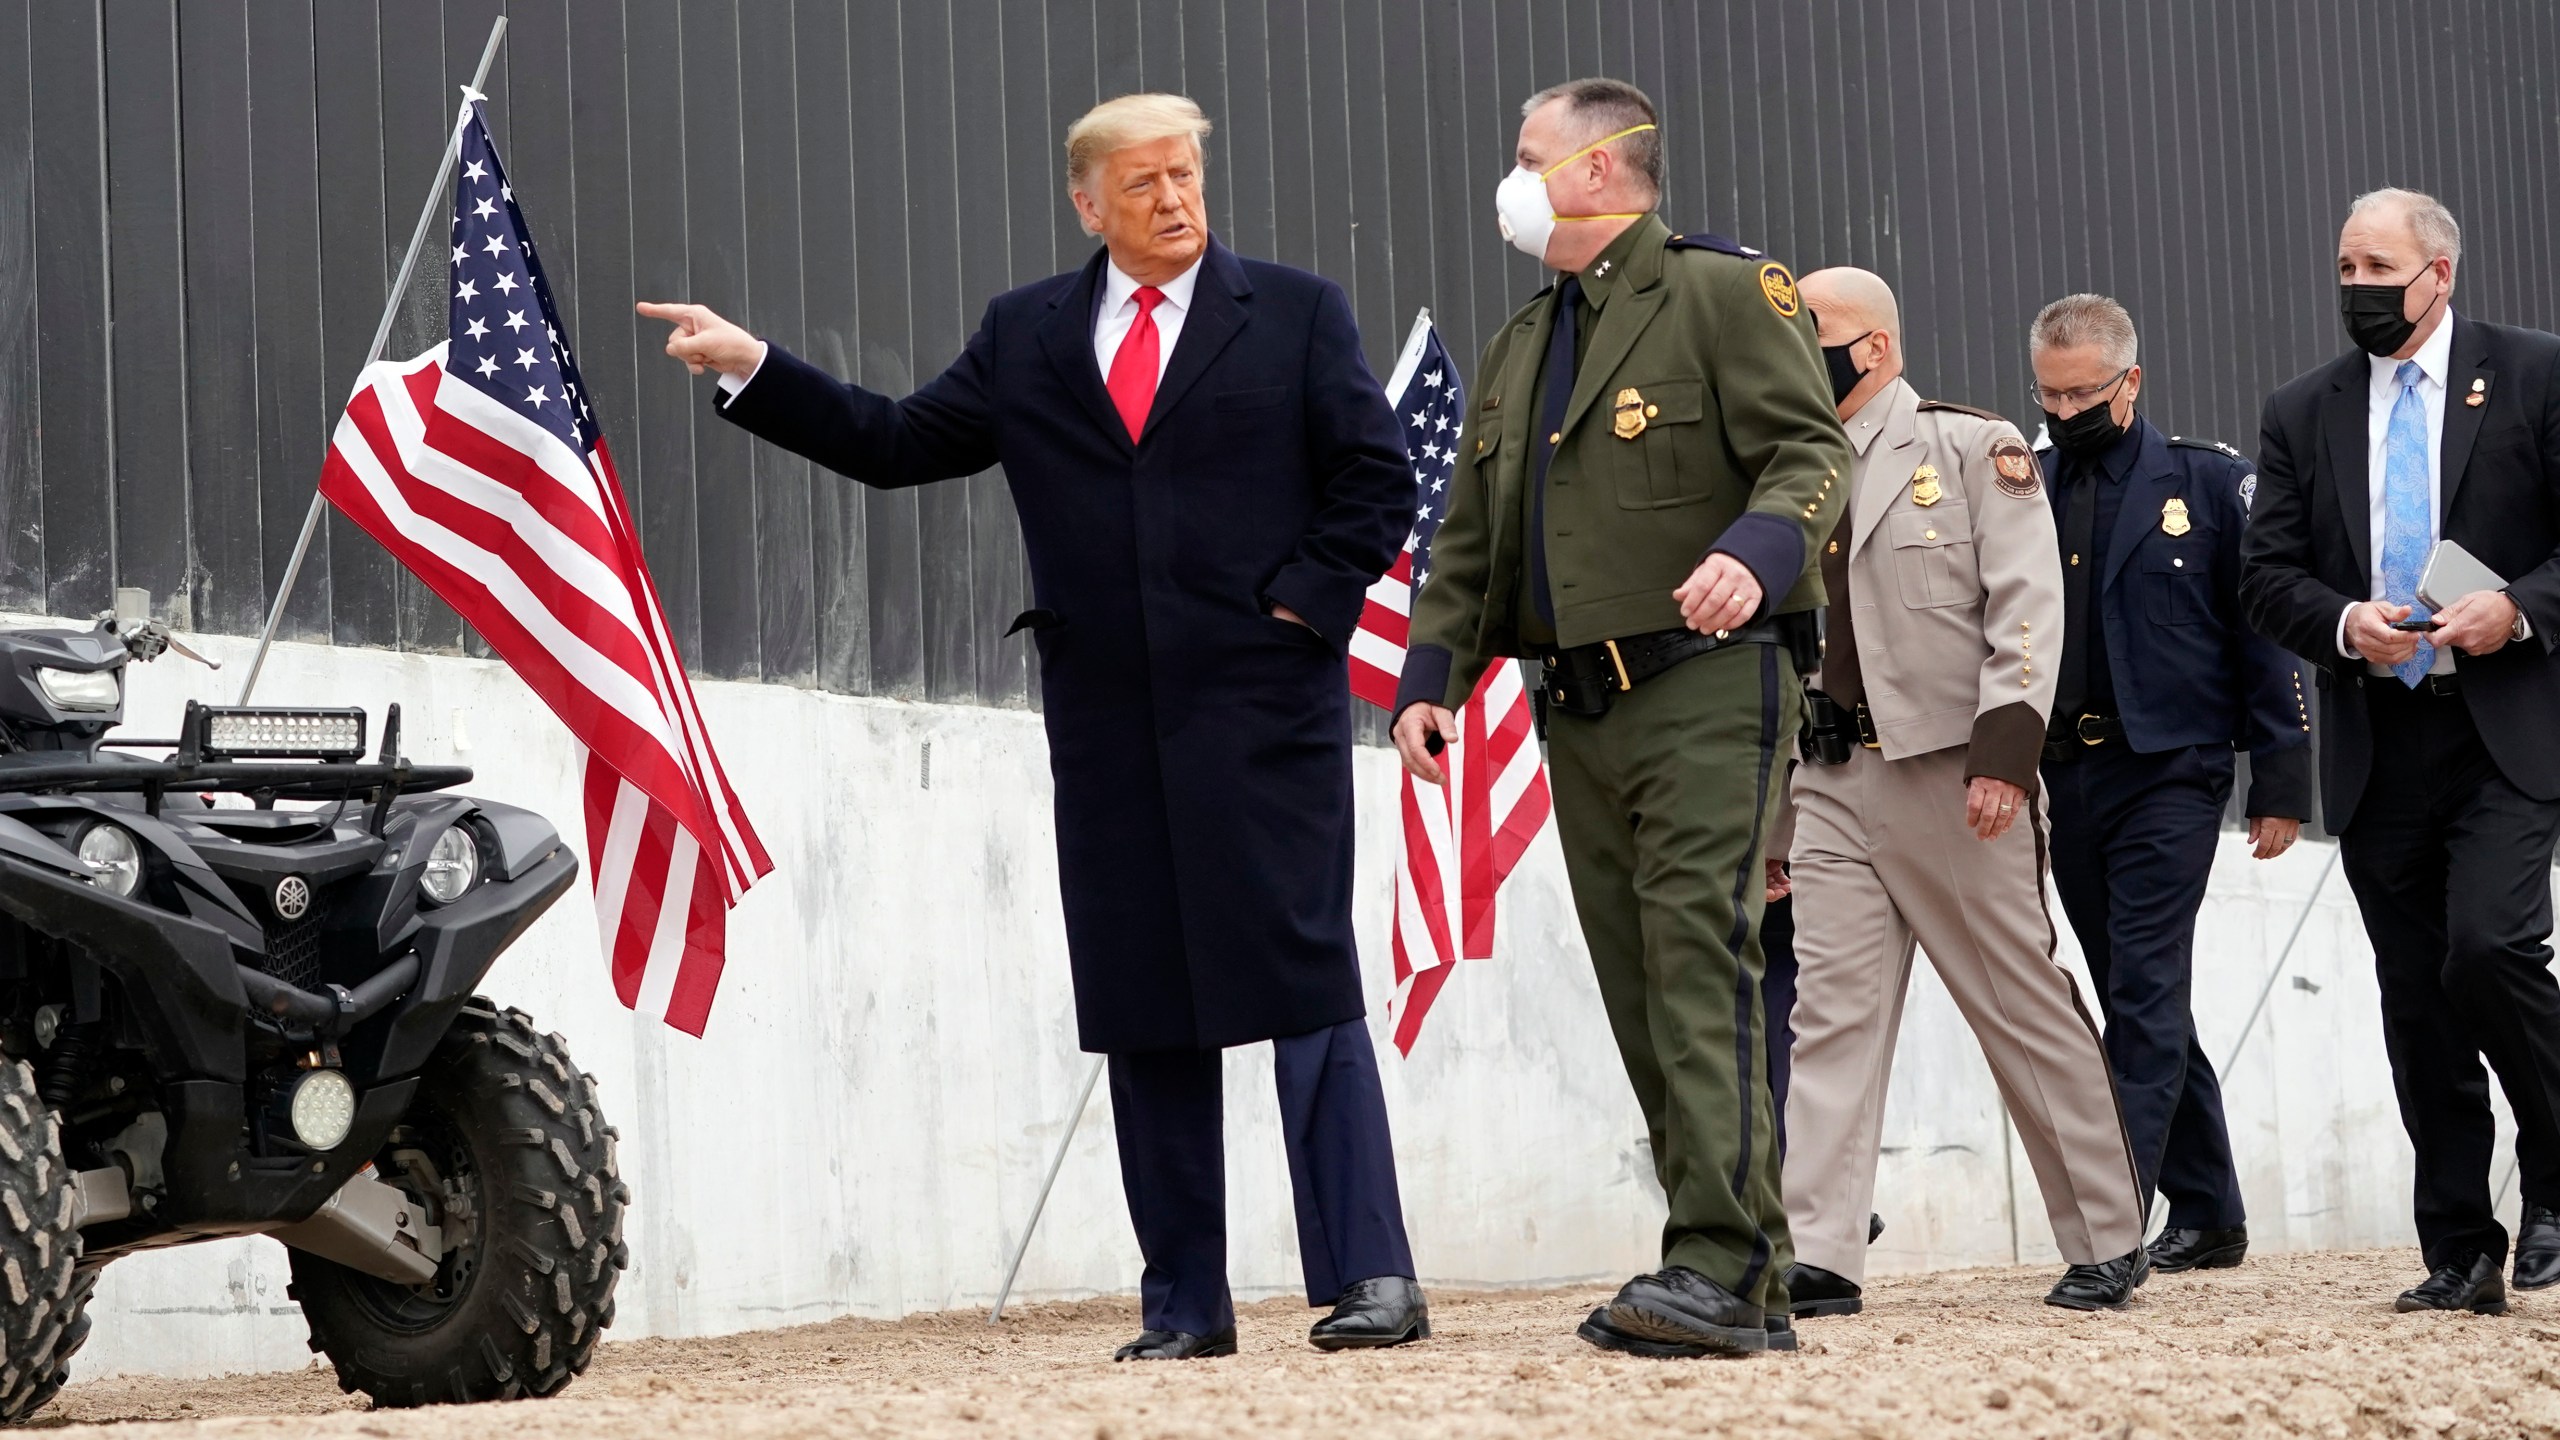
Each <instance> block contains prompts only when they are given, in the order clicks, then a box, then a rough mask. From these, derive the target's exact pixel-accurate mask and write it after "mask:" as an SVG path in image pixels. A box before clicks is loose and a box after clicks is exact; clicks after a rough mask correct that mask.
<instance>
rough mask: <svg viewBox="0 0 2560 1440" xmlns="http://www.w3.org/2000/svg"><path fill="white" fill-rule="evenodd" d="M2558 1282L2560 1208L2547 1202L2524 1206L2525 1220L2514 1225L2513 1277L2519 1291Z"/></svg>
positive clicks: (2559, 1277)
mask: <svg viewBox="0 0 2560 1440" xmlns="http://www.w3.org/2000/svg"><path fill="white" fill-rule="evenodd" d="M2553 1285H2560V1211H2555V1210H2553V1209H2552V1208H2551V1207H2550V1206H2548V1205H2527V1206H2525V1207H2524V1223H2523V1224H2522V1225H2519V1226H2517V1227H2516V1278H2515V1287H2516V1288H2517V1289H2519V1290H2543V1289H2548V1288H2549V1287H2551V1286H2553Z"/></svg>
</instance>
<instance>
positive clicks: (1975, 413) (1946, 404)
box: [1920, 400, 2009, 420]
mask: <svg viewBox="0 0 2560 1440" xmlns="http://www.w3.org/2000/svg"><path fill="white" fill-rule="evenodd" d="M1920 408H1921V409H1923V410H1953V411H1954V412H1956V413H1957V414H1959V415H1970V416H1972V417H1973V418H1974V419H1976V420H2006V419H2008V418H2009V417H2008V416H2006V415H1995V414H1993V413H1992V412H1991V411H1988V410H1976V409H1974V408H1973V407H1972V406H1970V405H1958V404H1957V403H1955V402H1954V401H1952V400H1923V401H1921V402H1920Z"/></svg>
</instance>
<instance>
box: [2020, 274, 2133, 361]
mask: <svg viewBox="0 0 2560 1440" xmlns="http://www.w3.org/2000/svg"><path fill="white" fill-rule="evenodd" d="M2136 344H2137V341H2136V338H2135V336H2134V333H2133V317H2132V316H2131V315H2129V314H2127V313H2125V308H2124V307H2123V306H2122V305H2119V304H2117V303H2116V302H2115V301H2113V300H2111V299H2109V298H2108V297H2106V296H2104V295H2091V294H2087V293H2085V292H2084V293H2082V294H2078V295H2065V296H2063V297H2062V298H2061V299H2059V300H2056V301H2054V302H2053V303H2052V304H2050V305H2047V306H2046V307H2044V308H2043V309H2042V310H2039V311H2037V312H2036V322H2035V324H2033V325H2030V326H2028V327H2027V349H2028V350H2029V351H2030V352H2033V351H2037V350H2076V349H2079V348H2080V347H2081V346H2083V345H2094V346H2096V347H2098V353H2099V354H2101V355H2103V356H2105V357H2106V361H2107V363H2108V364H2110V365H2113V366H2114V367H2116V368H2117V369H2119V370H2130V369H2132V368H2133V362H2134V355H2135V353H2136Z"/></svg>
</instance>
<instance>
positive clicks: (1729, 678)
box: [1395, 80, 1849, 1355]
mask: <svg viewBox="0 0 2560 1440" xmlns="http://www.w3.org/2000/svg"><path fill="white" fill-rule="evenodd" d="M1522 113H1523V114H1524V116H1525V117H1526V118H1525V120H1524V121H1523V123H1522V125H1521V127H1520V146H1519V156H1518V158H1519V161H1520V166H1521V168H1520V169H1519V170H1517V171H1515V172H1514V173H1513V174H1512V176H1511V178H1509V179H1508V180H1506V181H1504V182H1503V188H1502V190H1501V191H1499V192H1498V193H1497V197H1496V198H1497V210H1498V212H1499V214H1500V215H1501V217H1502V220H1503V227H1504V230H1505V233H1506V234H1507V235H1508V236H1509V237H1510V238H1511V239H1512V242H1513V243H1514V244H1515V245H1517V246H1519V247H1520V248H1521V249H1523V250H1525V251H1527V252H1528V253H1531V254H1534V255H1537V256H1539V257H1540V259H1541V260H1542V261H1544V262H1545V263H1546V264H1547V265H1548V266H1549V268H1551V269H1554V270H1556V271H1559V272H1561V274H1560V279H1559V280H1558V282H1557V284H1556V285H1555V286H1554V287H1553V288H1552V289H1549V290H1547V291H1544V292H1541V293H1540V294H1539V295H1538V296H1537V298H1535V299H1533V300H1532V301H1531V302H1530V303H1529V304H1528V305H1527V306H1525V307H1523V308H1522V309H1521V310H1520V311H1519V313H1517V314H1515V315H1514V316H1512V318H1511V319H1510V321H1509V322H1507V323H1506V324H1505V325H1504V326H1503V328H1502V329H1501V330H1500V331H1498V332H1497V333H1496V334H1495V335H1494V337H1493V339H1492V341H1491V343H1490V344H1488V345H1487V346H1486V347H1485V353H1484V359H1483V363H1482V365H1481V367H1480V368H1479V369H1478V371H1477V373H1476V376H1475V379H1474V381H1473V383H1472V385H1471V386H1470V394H1471V395H1472V397H1473V406H1472V410H1471V413H1470V415H1469V417H1468V420H1467V424H1466V426H1465V428H1464V430H1463V432H1462V433H1461V434H1460V436H1459V439H1458V454H1459V458H1460V464H1459V466H1458V473H1457V478H1456V479H1455V481H1454V482H1453V484H1452V488H1451V499H1450V506H1449V516H1448V520H1447V522H1446V523H1445V524H1443V525H1442V527H1441V529H1440V532H1439V537H1438V539H1437V540H1436V541H1435V542H1434V544H1433V561H1434V564H1433V573H1432V575H1431V578H1430V581H1429V583H1428V584H1426V585H1425V586H1424V587H1423V590H1422V593H1421V595H1420V596H1419V597H1418V598H1417V600H1416V602H1415V607H1414V614H1413V629H1412V638H1411V642H1410V645H1409V648H1408V650H1407V657H1406V661H1405V669H1404V679H1403V684H1402V688H1401V689H1400V691H1399V693H1398V695H1397V699H1396V715H1397V721H1396V728H1395V733H1396V742H1397V749H1398V751H1399V752H1400V753H1401V754H1402V755H1403V757H1404V760H1405V763H1406V765H1407V766H1408V767H1409V768H1411V769H1412V770H1413V771H1414V773H1416V774H1418V775H1420V776H1422V777H1423V778H1424V779H1427V780H1437V779H1439V778H1440V771H1439V769H1438V766H1437V764H1436V762H1434V761H1433V760H1432V759H1431V758H1430V752H1429V740H1430V738H1433V737H1434V736H1435V732H1436V733H1437V734H1445V733H1447V731H1446V727H1447V725H1448V722H1449V712H1450V711H1452V710H1454V709H1455V708H1456V707H1457V706H1458V705H1459V704H1460V703H1461V702H1462V701H1463V700H1464V699H1465V698H1466V697H1467V696H1468V695H1469V694H1471V693H1472V692H1473V690H1474V687H1475V684H1476V681H1477V678H1478V677H1479V676H1480V675H1481V674H1482V673H1483V670H1484V668H1485V666H1486V665H1488V664H1490V663H1493V662H1494V661H1496V660H1498V659H1500V658H1502V657H1506V656H1515V655H1516V656H1534V657H1537V658H1538V659H1539V660H1540V661H1541V662H1542V664H1543V667H1544V670H1543V677H1542V681H1541V684H1540V687H1539V688H1540V697H1541V699H1542V701H1543V709H1544V711H1545V714H1546V734H1547V741H1548V745H1549V752H1548V763H1549V775H1550V783H1551V785H1552V786H1553V788H1554V794H1555V809H1556V821H1557V829H1558V833H1559V835H1560V836H1561V838H1562V840H1563V842H1564V852H1565V863H1566V866H1567V869H1568V871H1569V873H1570V875H1571V879H1572V884H1573V895H1574V907H1575V909H1576V910H1577V911H1578V912H1579V914H1580V917H1581V921H1582V931H1583V936H1584V938H1585V940H1586V941H1587V942H1588V943H1589V946H1590V950H1591V960H1592V967H1593V970H1594V972H1595V974H1596V975H1597V977H1598V980H1599V985H1600V994H1601V1000H1602V1003H1603V1005H1604V1007H1605V1008H1606V1010H1607V1012H1608V1016H1609V1023H1610V1028H1611V1030H1612V1031H1613V1032H1614V1034H1615V1036H1616V1039H1617V1043H1618V1051H1619V1055H1620V1058H1621V1060H1622V1061H1623V1062H1624V1064H1625V1066H1626V1070H1627V1076H1628V1079H1629V1080H1630V1081H1631V1082H1632V1083H1633V1085H1634V1087H1635V1092H1636V1100H1637V1102H1638V1104H1639V1105H1640V1106H1641V1108H1642V1110H1643V1113H1644V1120H1645V1129H1646V1133H1647V1135H1648V1137H1649V1138H1650V1140H1651V1143H1652V1149H1653V1163H1654V1172H1655V1175H1656V1176H1657V1177H1658V1178H1659V1179H1660V1180H1661V1182H1662V1188H1663V1191H1664V1193H1665V1195H1666V1196H1667V1197H1668V1200H1669V1207H1670V1214H1669V1217H1668V1218H1667V1220H1666V1221H1665V1223H1664V1227H1663V1236H1662V1259H1663V1266H1664V1268H1663V1269H1662V1270H1661V1271H1660V1272H1658V1273H1656V1274H1651V1275H1643V1276H1638V1277H1637V1278H1636V1279H1634V1280H1632V1281H1630V1282H1628V1284H1627V1286H1626V1287H1625V1288H1624V1289H1622V1290H1621V1291H1620V1292H1619V1294H1618V1296H1617V1298H1616V1300H1615V1301H1613V1302H1612V1303H1611V1304H1609V1305H1607V1306H1604V1307H1602V1308H1600V1309H1599V1310H1595V1311H1594V1312H1592V1315H1591V1317H1590V1319H1589V1320H1587V1321H1585V1322H1584V1324H1583V1325H1582V1327H1581V1329H1580V1331H1579V1333H1580V1334H1581V1335H1582V1337H1583V1338H1584V1339H1585V1340H1588V1341H1590V1342H1592V1343H1593V1344H1596V1345H1600V1346H1602V1347H1604V1348H1610V1349H1618V1350H1629V1351H1635V1352H1637V1353H1643V1354H1652V1355H1701V1354H1706V1353H1710V1352H1714V1353H1725V1354H1732V1353H1747V1352H1751V1351H1757V1350H1761V1349H1764V1348H1768V1347H1769V1346H1770V1345H1772V1344H1776V1345H1778V1346H1780V1347H1788V1346H1791V1345H1792V1341H1793V1335H1792V1332H1791V1331H1789V1330H1787V1328H1786V1325H1787V1321H1786V1314H1787V1304H1786V1296H1785V1292H1784V1291H1783V1289H1781V1277H1782V1276H1783V1275H1784V1274H1785V1272H1786V1268H1787V1265H1788V1261H1789V1258H1790V1252H1789V1249H1788V1242H1787V1228H1786V1216H1785V1211H1784V1207H1783V1206H1782V1204H1781V1203H1780V1200H1779V1196H1778V1152H1777V1144H1776V1135H1775V1121H1776V1116H1775V1113H1774V1110H1773V1107H1772V1106H1771V1104H1770V1101H1769V1089H1768V1077H1767V1073H1766V1068H1765V1061H1764V1059H1763V1050H1762V1044H1763V1041H1762V1034H1763V1016H1762V1005H1761V995H1760V979H1761V960H1760V954H1759V949H1758V945H1757V942H1756V937H1755V935H1754V930H1755V928H1756V925H1757V923H1758V921H1759V919H1760V914H1761V908H1762V902H1763V893H1762V890H1763V883H1764V879H1763V871H1762V861H1763V845H1764V837H1765V836H1766V834H1767V830H1768V827H1769V825H1770V823H1771V820H1772V817H1773V815H1774V812H1775V807H1776V801H1777V795H1778V786H1779V785H1780V784H1782V783H1783V781H1784V779H1785V763H1784V762H1785V753H1784V751H1783V750H1782V748H1781V747H1782V746H1784V745H1786V744H1787V743H1789V742H1790V741H1791V740H1792V738H1793V736H1794V733H1795V730H1796V726H1797V722H1798V717H1799V715H1800V714H1801V711H1802V708H1803V689H1802V685H1801V683H1800V682H1799V681H1798V679H1797V668H1796V662H1795V660H1794V658H1793V657H1792V655H1791V654H1790V652H1789V650H1788V648H1787V647H1786V645H1785V644H1783V643H1782V638H1783V637H1782V630H1783V629H1784V628H1786V626H1789V625H1802V626H1803V628H1805V629H1806V630H1807V634H1808V638H1809V629H1810V627H1809V623H1806V622H1809V620H1810V615H1811V612H1812V610H1813V609H1814V608H1815V607H1816V606H1818V605H1819V604H1820V601H1821V590H1820V581H1819V579H1818V578H1817V577H1816V576H1814V575H1813V574H1812V573H1811V568H1810V566H1809V565H1808V563H1807V561H1808V558H1809V555H1810V552H1811V545H1812V536H1813V535H1814V533H1815V532H1817V531H1827V530H1828V529H1829V528H1830V525H1831V522H1832V519H1833V516H1834V513H1835V511H1836V508H1837V507H1836V505H1835V503H1834V500H1833V497H1834V496H1835V495H1836V494H1840V493H1843V491H1842V486H1841V480H1840V476H1841V475H1842V474H1844V473H1845V472H1846V470H1847V468H1848V465H1849V449H1848V445H1847V442H1846V438H1845V437H1844V436H1843V435H1842V433H1841V430H1840V424H1839V420H1838V418H1837V417H1836V416H1835V415H1834V414H1833V412H1832V409H1831V406H1830V403H1829V397H1828V396H1827V395H1826V394H1825V393H1824V387H1823V383H1822V372H1821V369H1820V366H1819V365H1818V363H1817V361H1816V358H1815V355H1814V346H1813V335H1812V326H1811V324H1810V322H1809V321H1808V320H1807V319H1806V318H1805V316H1804V306H1803V302H1802V300H1801V299H1800V298H1799V297H1798V296H1797V294H1796V287H1795V280H1794V278H1793V276H1791V275H1790V274H1789V273H1788V271H1787V269H1786V267H1784V266H1783V265H1780V264H1778V263H1777V262H1776V261H1773V260H1770V259H1767V258H1766V257H1764V256H1761V255H1760V254H1759V253H1758V252H1756V251H1752V250H1747V249H1745V248H1743V247H1741V246H1739V245H1736V244H1733V243H1732V242H1730V241H1726V240H1721V239H1715V238H1711V237H1706V236H1688V237H1682V236H1675V235H1673V234H1672V233H1671V232H1670V230H1669V229H1667V228H1666V227H1665V226H1664V225H1663V223H1662V222H1661V221H1660V220H1659V219H1657V218H1655V216H1654V215H1653V214H1652V213H1651V211H1652V207H1653V205H1654V203H1655V201H1656V200H1657V198H1658V197H1659V195H1660V186H1661V168H1660V167H1661V146H1660V141H1659V136H1658V132H1656V131H1655V129H1654V119H1655V116H1654V110H1653V105H1652V102H1651V101H1649V100H1647V99H1646V98H1645V97H1644V95H1643V94H1642V92H1640V91H1638V90H1636V89H1635V87H1633V86H1631V85H1626V84H1623V83H1621V82H1618V81H1614V80H1587V81H1576V82H1573V83H1571V84H1568V85H1562V86H1558V87H1556V88H1555V89H1553V90H1550V91H1546V92H1542V93H1541V94H1539V95H1537V96H1535V97H1533V98H1532V99H1531V100H1530V102H1529V103H1528V105H1527V106H1525V107H1524V109H1523V112H1522ZM1789 617H1793V618H1792V619H1791V618H1789ZM1807 648H1808V649H1809V648H1810V646H1809V644H1808V646H1807ZM1773 1331H1774V1332H1775V1333H1774V1334H1773V1333H1772V1332H1773Z"/></svg>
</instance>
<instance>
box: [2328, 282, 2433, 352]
mask: <svg viewBox="0 0 2560 1440" xmlns="http://www.w3.org/2000/svg"><path fill="white" fill-rule="evenodd" d="M2430 268H2432V267H2430ZM2426 273H2427V272H2426V271H2424V270H2421V271H2419V272H2418V275H2424V274H2426ZM2418 275H2412V276H2410V277H2409V278H2408V279H2407V280H2404V281H2402V282H2401V283H2399V284H2397V285H2341V286H2339V287H2338V318H2339V319H2340V320H2342V321H2344V322H2345V323H2346V327H2347V338H2348V339H2349V340H2352V341H2354V342H2355V347H2356V348H2357V349H2359V350H2362V351H2363V352H2364V353H2366V354H2367V355H2385V356H2388V355H2394V354H2397V353H2399V350H2400V347H2401V346H2403V345H2406V344H2408V343H2409V337H2410V336H2412V335H2415V334H2417V333H2418V322H2419V321H2420V320H2424V319H2426V318H2427V317H2426V315H2425V314H2421V315H2420V316H2419V317H2418V319H2417V320H2412V319H2410V318H2409V317H2408V315H2407V313H2406V312H2407V310H2408V308H2409V287H2410V286H2412V285H2415V284H2417V283H2418ZM2443 298H2444V297H2443V296H2441V295H2439V296H2437V297H2436V299H2438V300H2441V299H2443ZM2435 308H2436V307H2435V305H2434V303H2433V302H2430V303H2429V304H2428V306H2427V313H2430V314H2431V313H2433V312H2434V310H2435Z"/></svg>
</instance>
